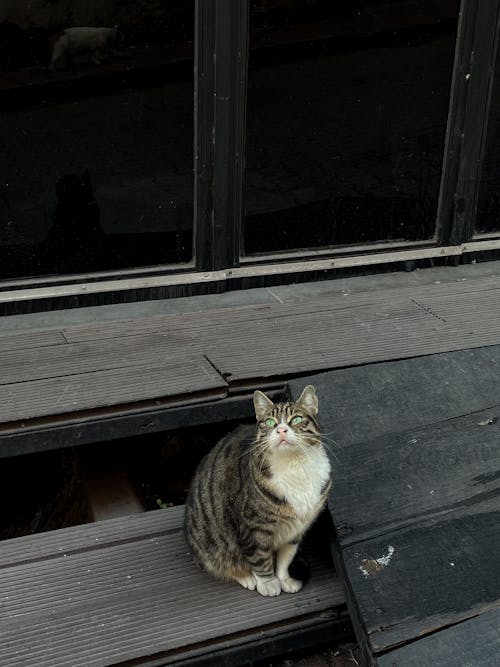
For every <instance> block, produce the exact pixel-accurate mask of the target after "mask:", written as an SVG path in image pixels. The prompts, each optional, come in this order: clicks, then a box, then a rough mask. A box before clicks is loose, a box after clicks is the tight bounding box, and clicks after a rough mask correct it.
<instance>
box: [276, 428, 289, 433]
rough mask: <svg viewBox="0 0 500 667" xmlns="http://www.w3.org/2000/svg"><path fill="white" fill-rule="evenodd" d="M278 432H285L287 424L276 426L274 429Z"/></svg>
mask: <svg viewBox="0 0 500 667" xmlns="http://www.w3.org/2000/svg"><path fill="white" fill-rule="evenodd" d="M276 430H277V431H278V433H287V432H288V426H278V428H277V429H276Z"/></svg>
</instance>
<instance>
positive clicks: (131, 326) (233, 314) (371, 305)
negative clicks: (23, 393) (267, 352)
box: [64, 294, 418, 342]
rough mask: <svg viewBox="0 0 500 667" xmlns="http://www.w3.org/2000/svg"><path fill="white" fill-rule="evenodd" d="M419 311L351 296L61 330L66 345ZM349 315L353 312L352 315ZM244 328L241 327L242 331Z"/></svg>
mask: <svg viewBox="0 0 500 667" xmlns="http://www.w3.org/2000/svg"><path fill="white" fill-rule="evenodd" d="M416 310H418V307H417V306H416V305H415V304H414V303H413V302H412V301H411V299H409V298H408V297H406V296H403V297H399V296H398V295H396V294H392V298H390V299H388V298H386V297H384V296H383V295H382V296H381V295H379V294H370V295H369V296H364V295H363V296H359V295H353V296H352V297H346V298H342V297H337V298H333V299H321V300H316V301H304V302H301V301H300V302H292V303H284V304H279V303H276V304H265V305H259V306H242V307H240V308H222V309H219V310H208V311H200V312H194V313H182V314H169V315H157V316H154V317H149V318H147V319H146V318H143V319H136V320H126V321H119V322H107V323H103V324H97V325H95V324H94V325H91V326H89V325H79V326H73V327H68V328H67V329H64V335H65V337H66V338H67V340H68V341H69V342H82V341H87V340H96V339H100V340H103V339H106V338H122V337H125V336H131V335H139V334H151V333H164V332H178V331H197V330H199V329H203V330H204V331H205V330H208V329H210V328H213V327H226V326H229V327H231V326H237V325H241V324H243V325H244V324H246V323H252V322H260V321H262V320H276V319H278V318H282V317H290V316H296V315H304V314H308V313H315V312H326V311H328V312H329V311H337V317H340V318H350V319H355V320H360V319H363V318H368V319H371V318H373V317H377V318H380V317H383V316H386V317H387V316H390V315H391V314H395V315H397V314H405V313H410V314H411V313H412V312H415V311H416ZM351 311H352V312H351ZM242 328H244V327H242Z"/></svg>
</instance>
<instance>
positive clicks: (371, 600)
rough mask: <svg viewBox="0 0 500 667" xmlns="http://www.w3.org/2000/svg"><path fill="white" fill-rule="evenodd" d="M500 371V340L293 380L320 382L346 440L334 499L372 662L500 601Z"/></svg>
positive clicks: (354, 604) (361, 634) (327, 424)
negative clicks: (480, 346)
mask: <svg viewBox="0 0 500 667" xmlns="http://www.w3.org/2000/svg"><path fill="white" fill-rule="evenodd" d="M499 370H500V347H499V346H495V347H490V348H483V349H476V350H465V351H460V352H453V353H446V354H442V355H436V356H433V357H427V358H425V357H424V358H420V359H418V358H416V359H412V360H408V361H397V362H391V363H384V364H378V365H373V366H368V367H359V368H351V369H344V370H339V371H334V372H331V373H325V374H322V375H319V376H316V377H306V378H303V379H301V380H300V381H299V380H295V381H293V382H291V383H290V390H291V393H292V396H297V395H298V394H299V392H300V391H301V390H302V388H303V386H304V385H305V384H307V383H309V382H312V383H313V384H315V386H316V388H317V391H318V394H319V398H320V410H321V419H322V423H323V426H324V428H325V430H326V433H327V442H328V438H329V437H332V438H333V439H334V440H335V441H336V442H337V443H339V446H338V447H337V449H334V454H335V456H334V457H333V459H332V462H333V467H334V484H333V489H332V492H331V495H330V498H329V507H330V511H331V514H332V516H333V519H334V523H335V525H336V526H337V548H336V558H337V563H338V568H339V571H341V572H343V574H344V575H345V577H346V586H347V590H348V591H349V596H348V604H349V606H350V609H351V613H352V617H353V620H354V624H355V628H356V632H357V634H358V639H359V641H360V644H361V646H363V647H364V648H365V650H366V652H367V662H368V661H370V660H371V659H370V654H372V655H379V654H380V653H381V652H385V651H387V650H391V649H393V648H394V647H396V646H399V645H400V644H405V643H410V644H409V646H408V651H407V652H406V653H404V655H405V656H411V655H412V653H411V647H412V646H413V647H415V646H417V647H418V644H419V642H418V641H416V640H418V638H420V637H422V636H426V635H429V634H431V633H437V635H434V636H438V635H439V634H440V630H441V629H444V628H446V627H447V626H449V625H454V624H456V623H461V622H463V621H465V620H467V619H470V618H472V617H474V616H477V615H481V614H483V613H485V612H487V611H488V610H489V609H491V608H492V607H496V606H499V605H500V575H499V574H498V573H497V572H496V569H497V568H496V556H495V553H496V552H497V550H498V548H500V528H499V527H498V526H499V524H498V518H499V515H500V511H499V504H498V498H499V496H500V450H499V448H498V440H499V436H500V422H499V421H498V419H499V417H500V406H499V405H495V402H496V397H497V396H498V390H499V389H500V380H499V377H500V376H499ZM443 645H444V644H443ZM401 650H402V649H401ZM415 651H416V653H415V655H419V653H418V648H417V649H415ZM390 655H392V653H389V654H388V656H387V658H386V660H389V657H390ZM394 655H397V654H396V653H395V654H394ZM455 658H456V656H455ZM379 660H382V658H379ZM443 660H444V658H443ZM370 664H371V662H370ZM381 664H382V663H381ZM383 664H384V666H385V665H386V664H387V665H391V664H392V663H391V662H384V663H383ZM395 664H398V665H399V664H400V663H399V662H396V663H395ZM405 664H406V663H404V662H402V663H401V665H402V667H403V666H404V665H405ZM408 664H410V665H412V664H417V663H411V662H409V663H408ZM420 664H440V663H439V662H437V663H434V662H432V663H426V662H425V661H423V662H420ZM443 664H448V663H446V661H444V662H443ZM450 664H452V663H450ZM454 664H457V663H456V662H455V663H454ZM460 664H461V663H460ZM465 664H467V663H465Z"/></svg>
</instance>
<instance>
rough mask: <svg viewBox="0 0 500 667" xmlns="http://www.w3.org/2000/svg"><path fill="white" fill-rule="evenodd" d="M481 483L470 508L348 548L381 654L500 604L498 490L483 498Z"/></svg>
mask: <svg viewBox="0 0 500 667" xmlns="http://www.w3.org/2000/svg"><path fill="white" fill-rule="evenodd" d="M442 472H443V473H444V471H442ZM479 483H480V482H478V484H479ZM480 488H481V487H478V491H477V497H476V498H475V499H472V500H471V501H470V502H469V504H467V502H466V501H465V502H464V504H463V507H459V508H458V509H455V510H448V513H443V515H439V514H438V515H437V516H429V517H428V518H426V519H422V520H420V521H414V522H412V523H411V524H410V525H408V526H407V527H405V528H401V529H399V530H394V531H392V532H391V531H388V532H386V533H384V534H383V535H380V536H378V537H376V538H373V539H371V540H365V541H363V542H360V543H358V544H354V545H352V546H349V547H347V548H345V549H343V550H342V558H343V561H344V563H345V571H346V574H347V577H348V581H349V587H350V588H351V589H352V594H353V598H354V601H355V604H356V607H357V609H358V610H359V614H360V619H361V622H362V624H363V627H364V628H365V629H366V634H367V636H368V639H369V643H370V646H371V649H372V652H373V653H374V654H377V653H379V652H381V651H386V650H388V649H390V648H393V647H395V646H397V645H399V644H402V643H406V642H410V641H413V640H414V639H416V638H418V637H422V636H424V635H427V634H430V633H433V632H436V631H439V630H441V629H442V628H446V627H447V626H449V625H453V624H455V623H459V622H461V621H464V620H466V619H469V618H472V617H474V616H478V615H480V614H482V613H484V612H486V611H488V610H489V609H491V608H492V607H497V606H499V605H500V572H499V569H498V563H497V556H496V555H497V554H498V549H499V548H500V521H499V520H500V511H499V509H498V489H495V490H493V491H491V492H490V493H491V495H490V497H489V498H487V499H485V500H481V498H480V496H481V491H480ZM488 493H489V492H487V491H485V496H486V495H487V494H488ZM457 504H458V503H457Z"/></svg>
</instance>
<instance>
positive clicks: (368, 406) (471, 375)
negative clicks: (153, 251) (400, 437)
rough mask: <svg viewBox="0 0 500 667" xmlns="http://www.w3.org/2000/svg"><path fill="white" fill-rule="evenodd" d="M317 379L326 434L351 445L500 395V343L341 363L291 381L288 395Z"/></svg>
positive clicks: (492, 400) (456, 412)
mask: <svg viewBox="0 0 500 667" xmlns="http://www.w3.org/2000/svg"><path fill="white" fill-rule="evenodd" d="M308 383H311V384H314V385H315V387H316V390H317V392H318V396H319V401H320V410H321V412H320V416H321V421H322V423H323V425H324V428H325V430H326V433H327V437H328V438H329V439H331V440H333V441H334V442H335V443H337V444H336V449H335V452H336V455H337V457H338V458H340V465H342V452H343V450H344V449H345V448H346V447H348V446H349V445H352V444H356V443H360V442H363V441H366V440H370V439H373V438H376V437H378V436H382V435H384V434H388V433H391V432H394V431H396V432H397V431H406V430H407V429H412V428H418V427H421V426H425V425H427V424H433V423H436V422H439V421H443V420H445V419H451V418H453V417H458V416H460V415H463V414H464V413H467V412H475V411H479V410H484V409H486V408H488V407H490V406H492V405H493V404H494V403H495V397H496V396H498V395H499V394H500V346H498V345H494V346H491V347H483V348H477V349H469V350H458V351H455V352H446V353H442V354H435V355H432V356H426V357H415V358H412V359H402V360H399V361H390V362H383V363H378V364H371V365H369V366H357V367H352V368H340V369H338V370H335V371H330V372H327V373H320V374H318V375H314V376H310V377H304V378H301V379H297V380H291V381H290V382H289V383H288V385H289V391H290V394H291V395H292V396H293V397H297V396H299V395H300V392H301V391H302V389H303V387H305V385H306V384H308Z"/></svg>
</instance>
